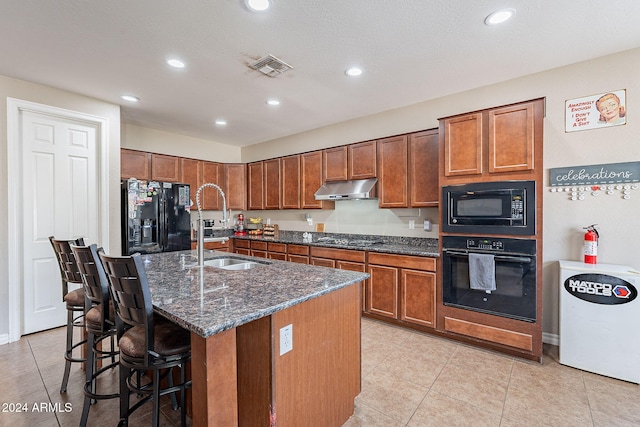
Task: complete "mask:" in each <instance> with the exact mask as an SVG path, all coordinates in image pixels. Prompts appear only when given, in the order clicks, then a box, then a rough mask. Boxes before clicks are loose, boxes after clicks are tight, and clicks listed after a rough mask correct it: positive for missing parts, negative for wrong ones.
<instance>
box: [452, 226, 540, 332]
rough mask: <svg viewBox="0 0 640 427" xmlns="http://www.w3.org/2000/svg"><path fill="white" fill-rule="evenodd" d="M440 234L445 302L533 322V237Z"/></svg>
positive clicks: (534, 296) (534, 293)
mask: <svg viewBox="0 0 640 427" xmlns="http://www.w3.org/2000/svg"><path fill="white" fill-rule="evenodd" d="M442 239H443V240H442V248H443V250H442V263H443V274H442V277H443V283H442V299H443V303H444V305H445V306H450V307H457V308H462V309H466V310H473V311H477V312H481V313H487V314H492V315H496V316H503V317H507V318H511V319H517V320H522V321H526V322H535V321H536V241H535V240H534V239H507V238H494V237H472V236H443V238H442ZM479 279H481V280H479Z"/></svg>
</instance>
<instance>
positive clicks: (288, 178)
mask: <svg viewBox="0 0 640 427" xmlns="http://www.w3.org/2000/svg"><path fill="white" fill-rule="evenodd" d="M280 174H281V175H280V176H281V183H282V187H281V194H282V200H281V201H282V205H281V207H282V209H300V155H295V156H288V157H283V158H281V159H280Z"/></svg>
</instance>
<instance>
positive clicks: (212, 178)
mask: <svg viewBox="0 0 640 427" xmlns="http://www.w3.org/2000/svg"><path fill="white" fill-rule="evenodd" d="M223 168H224V166H223V164H222V163H217V162H206V161H203V162H202V184H204V183H212V184H216V185H218V186H219V187H220V188H222V189H223V191H224V192H225V195H226V190H224V188H225V186H224V174H223ZM202 184H200V185H202ZM193 197H194V199H193V200H194V202H195V197H196V195H195V193H194V195H193ZM227 202H228V199H227ZM200 204H201V205H202V209H203V210H214V211H219V210H222V197H221V196H220V193H219V192H218V190H216V189H215V188H212V187H206V188H203V189H202V192H201V193H200ZM228 208H229V207H228V206H227V209H228Z"/></svg>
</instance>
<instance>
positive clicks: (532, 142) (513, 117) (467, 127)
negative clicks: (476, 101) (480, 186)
mask: <svg viewBox="0 0 640 427" xmlns="http://www.w3.org/2000/svg"><path fill="white" fill-rule="evenodd" d="M543 117H544V100H543V99H537V100H533V101H527V102H523V103H519V104H514V105H507V106H503V107H497V108H492V109H487V110H483V111H479V112H473V113H468V114H463V115H459V116H454V117H449V118H444V119H441V120H440V132H441V134H442V135H441V138H442V140H443V148H444V150H443V154H444V159H443V166H444V169H443V175H444V177H456V176H472V175H476V176H478V177H485V176H486V177H490V176H491V175H492V174H508V173H514V174H518V173H523V172H525V173H526V172H531V171H533V170H534V169H535V167H536V156H539V157H540V159H541V152H540V153H539V151H541V149H542V121H543ZM540 161H541V160H540ZM516 176H518V175H516ZM525 177H526V176H525Z"/></svg>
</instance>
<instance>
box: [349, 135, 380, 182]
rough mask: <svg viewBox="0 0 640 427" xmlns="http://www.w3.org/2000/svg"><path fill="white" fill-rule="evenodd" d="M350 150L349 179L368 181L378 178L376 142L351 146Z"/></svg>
mask: <svg viewBox="0 0 640 427" xmlns="http://www.w3.org/2000/svg"><path fill="white" fill-rule="evenodd" d="M347 147H348V149H349V156H348V158H349V167H348V172H349V179H367V178H375V177H377V176H378V173H377V172H378V162H377V158H378V152H377V144H376V141H366V142H359V143H357V144H350V145H348V146H347Z"/></svg>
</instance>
